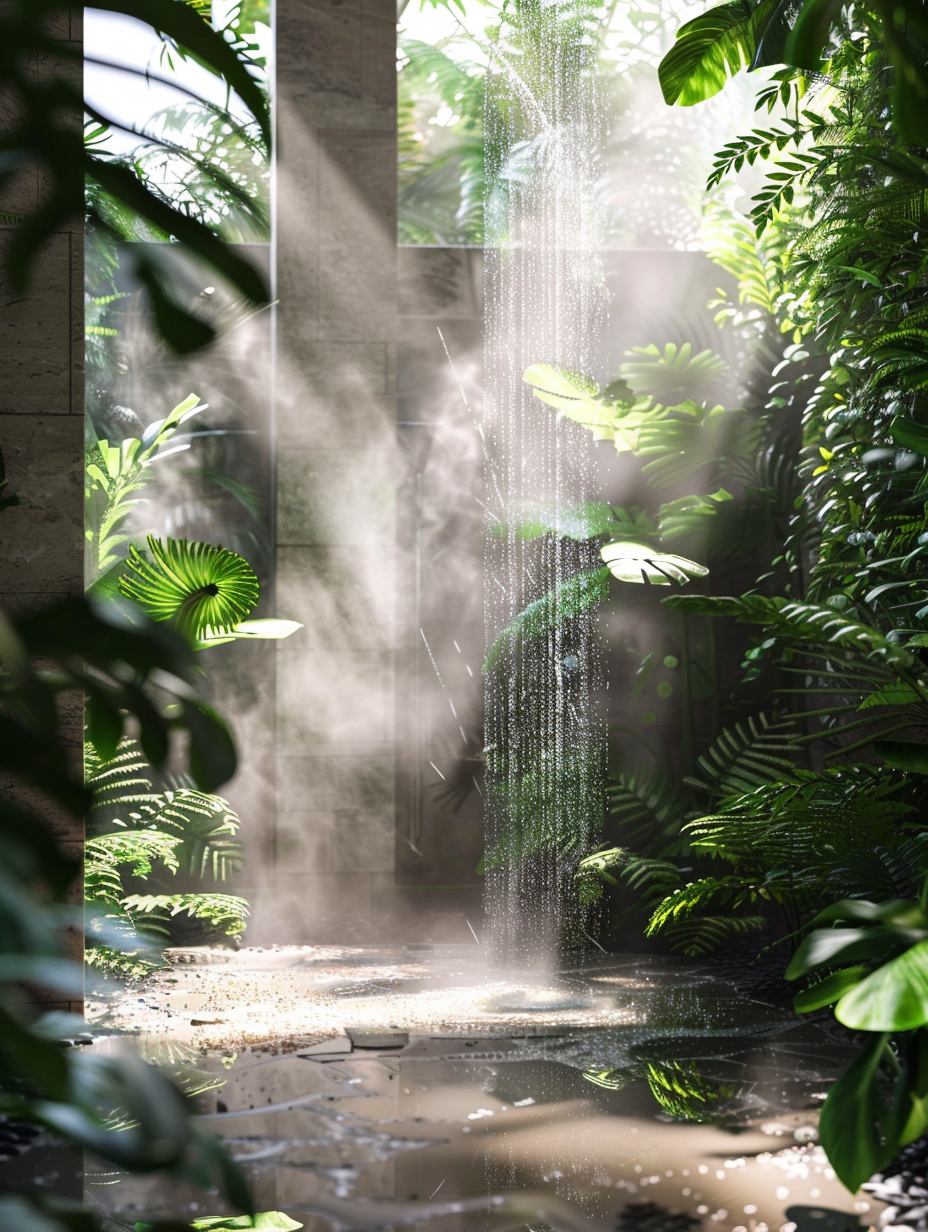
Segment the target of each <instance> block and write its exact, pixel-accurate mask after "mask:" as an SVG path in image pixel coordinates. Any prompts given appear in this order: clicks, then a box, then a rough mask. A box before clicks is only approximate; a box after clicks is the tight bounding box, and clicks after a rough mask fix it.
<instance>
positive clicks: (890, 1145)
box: [819, 1034, 903, 1193]
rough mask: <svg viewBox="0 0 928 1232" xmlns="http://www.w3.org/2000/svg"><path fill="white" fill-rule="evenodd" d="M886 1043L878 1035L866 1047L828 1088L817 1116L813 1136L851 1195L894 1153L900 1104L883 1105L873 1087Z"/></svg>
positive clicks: (875, 1087)
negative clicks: (817, 1131)
mask: <svg viewBox="0 0 928 1232" xmlns="http://www.w3.org/2000/svg"><path fill="white" fill-rule="evenodd" d="M887 1044H888V1037H887V1036H886V1035H883V1034H881V1035H876V1036H874V1037H873V1038H872V1039H871V1040H870V1041H869V1042H868V1043H867V1044H866V1046H865V1048H864V1050H863V1052H862V1053H861V1054H860V1056H859V1057H858V1058H857V1059H856V1060H855V1061H854V1062H853V1063H852V1064H851V1065H850V1066H848V1068H847V1069H846V1070H845V1071H844V1073H843V1074H841V1075H840V1077H838V1078H837V1079H836V1080H835V1082H834V1083H833V1084H832V1086H831V1089H830V1091H829V1092H828V1098H827V1099H826V1100H825V1103H824V1104H823V1106H822V1112H821V1116H820V1117H819V1135H820V1137H821V1142H822V1146H823V1147H824V1148H825V1153H826V1154H827V1156H828V1162H829V1163H830V1164H831V1166H832V1167H833V1168H834V1170H835V1172H836V1173H837V1174H838V1178H839V1179H840V1180H841V1182H842V1184H844V1185H846V1186H847V1188H848V1189H849V1190H851V1192H852V1193H853V1192H855V1191H856V1190H857V1189H858V1188H859V1187H860V1186H861V1185H862V1184H863V1182H864V1181H866V1180H869V1178H870V1177H871V1176H872V1175H873V1174H874V1172H879V1171H880V1170H881V1169H882V1168H883V1167H884V1166H885V1165H886V1164H887V1163H889V1161H890V1160H892V1159H894V1158H895V1157H896V1154H897V1152H898V1150H899V1133H900V1129H901V1123H902V1120H903V1116H902V1110H901V1109H900V1107H899V1103H900V1101H899V1100H898V1098H896V1099H894V1100H893V1102H892V1103H891V1104H888V1105H887V1104H886V1103H885V1102H884V1100H883V1097H882V1094H881V1091H880V1085H879V1069H880V1062H881V1061H882V1059H883V1056H884V1053H885V1051H886V1048H887ZM894 1094H896V1092H894Z"/></svg>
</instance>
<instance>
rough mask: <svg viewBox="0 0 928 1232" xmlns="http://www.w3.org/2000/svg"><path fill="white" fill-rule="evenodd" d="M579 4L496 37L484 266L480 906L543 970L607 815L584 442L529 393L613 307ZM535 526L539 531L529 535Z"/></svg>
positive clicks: (519, 16) (565, 933) (589, 340)
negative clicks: (583, 521)
mask: <svg viewBox="0 0 928 1232" xmlns="http://www.w3.org/2000/svg"><path fill="white" fill-rule="evenodd" d="M575 13H576V10H575V9H573V8H571V7H570V6H561V5H559V4H543V3H539V2H537V0H535V2H531V3H523V4H521V5H519V6H517V7H516V8H514V9H513V10H512V12H511V14H510V15H509V16H508V17H504V18H503V19H502V26H501V28H500V37H499V38H498V39H497V40H496V41H495V42H493V43H491V44H488V49H489V53H490V72H489V75H488V83H487V109H486V124H485V132H486V137H485V157H486V163H487V179H488V194H487V202H486V207H487V208H486V216H487V250H486V254H485V261H484V284H485V286H484V290H485V305H486V307H485V376H484V406H485V420H484V423H485V432H486V449H487V454H486V457H487V466H486V491H487V501H488V507H489V509H490V518H491V520H490V522H489V524H488V528H487V530H488V536H487V551H486V576H485V596H486V597H485V610H486V629H487V644H488V646H490V647H492V646H493V645H494V643H496V642H497V639H498V638H499V636H500V633H501V631H503V630H506V629H507V628H508V629H510V630H512V629H513V623H512V622H513V621H517V620H518V619H519V616H520V613H523V612H526V611H529V612H533V613H534V616H533V617H532V624H533V630H532V633H531V636H529V635H528V634H527V635H526V636H522V637H517V636H515V635H512V636H510V637H509V639H508V642H506V643H505V644H504V645H503V647H502V649H501V653H500V655H499V661H498V663H497V666H496V668H495V670H493V671H491V672H490V673H489V674H488V676H487V682H486V695H485V696H486V706H485V718H486V725H485V744H486V750H485V752H486V759H487V811H486V817H487V844H486V866H487V907H488V917H489V921H490V927H491V930H492V938H493V944H494V945H495V947H496V950H497V952H498V953H499V954H500V955H501V956H502V957H503V958H504V959H505V960H509V961H513V960H515V961H518V962H519V963H521V964H522V965H523V966H527V967H530V968H532V969H538V968H539V967H543V966H544V965H545V963H546V962H548V963H550V961H551V958H552V956H553V954H554V952H555V950H556V949H557V947H558V944H559V943H561V942H562V941H563V940H564V939H565V937H566V938H568V939H569V940H571V941H573V942H574V943H576V941H577V940H578V936H577V935H573V936H572V935H571V933H572V931H573V932H574V933H576V929H577V928H578V927H580V920H579V910H578V907H577V904H576V901H575V899H574V896H573V893H572V886H571V875H570V871H569V859H568V853H569V852H570V851H571V850H576V848H577V847H578V846H579V847H582V846H583V845H584V844H585V842H586V841H587V839H588V838H589V835H590V833H591V832H592V830H593V828H594V827H595V826H596V825H597V824H598V820H599V818H600V817H601V815H602V799H601V796H602V768H601V767H602V761H603V738H604V734H603V726H602V722H601V719H600V717H599V716H598V715H597V713H596V707H595V704H594V701H593V695H594V692H595V690H596V688H597V687H598V685H599V684H600V678H601V674H602V667H601V663H600V653H599V648H598V645H597V640H596V634H595V627H594V618H593V617H592V615H591V614H590V613H585V614H583V615H581V616H578V617H577V618H575V619H573V620H571V621H570V622H569V623H567V622H566V621H565V618H564V616H565V610H566V608H567V607H568V605H569V602H570V601H569V598H568V596H567V591H566V589H565V588H566V587H567V585H568V584H569V580H570V579H571V578H572V577H574V576H575V575H576V574H577V573H578V572H580V571H581V570H583V569H585V568H586V569H588V568H590V567H595V566H596V565H598V564H599V561H598V559H594V558H595V552H594V550H593V549H592V548H591V547H590V545H588V544H584V543H577V542H574V541H573V540H571V539H570V538H569V537H567V536H566V532H565V525H566V524H567V522H568V521H569V519H570V517H571V516H572V515H573V516H576V510H577V508H578V507H579V506H582V505H583V504H584V503H585V502H586V501H588V500H589V499H590V487H591V458H592V452H591V441H590V437H589V435H588V434H587V433H585V432H584V431H583V429H582V428H579V427H577V426H576V425H573V424H570V423H567V422H559V421H558V419H557V417H556V416H555V415H554V413H553V412H551V411H550V410H549V409H548V408H546V407H543V406H542V405H541V404H540V403H539V402H538V401H537V400H535V399H534V398H533V397H532V396H531V394H530V393H529V392H528V390H527V388H526V386H525V383H524V381H523V373H524V372H525V370H526V368H528V367H529V365H531V364H537V363H542V362H545V363H551V364H556V365H558V366H560V367H564V368H568V369H571V370H575V371H588V370H589V367H590V363H591V359H592V356H593V354H594V351H595V344H596V340H597V336H598V331H599V328H600V326H601V324H602V317H603V311H604V282H603V272H602V262H601V242H602V241H601V228H600V218H599V213H598V209H597V204H596V193H595V180H596V174H597V160H598V151H599V143H600V127H601V116H600V109H599V105H598V98H597V90H596V81H595V72H594V71H593V68H592V66H593V64H594V57H593V56H592V55H591V54H590V52H591V48H590V47H589V46H588V45H587V42H586V38H585V34H584V30H583V26H582V23H579V22H578V20H577V18H576V15H575ZM528 525H532V526H535V527H537V528H546V531H542V530H540V529H536V530H534V531H528V530H527V529H526V528H527V526H528Z"/></svg>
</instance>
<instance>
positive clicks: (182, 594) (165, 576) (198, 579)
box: [119, 535, 259, 644]
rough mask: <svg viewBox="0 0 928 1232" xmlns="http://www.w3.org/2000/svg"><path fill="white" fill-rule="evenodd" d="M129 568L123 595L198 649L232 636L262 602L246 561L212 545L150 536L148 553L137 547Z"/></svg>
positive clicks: (130, 557) (251, 570) (128, 563)
mask: <svg viewBox="0 0 928 1232" xmlns="http://www.w3.org/2000/svg"><path fill="white" fill-rule="evenodd" d="M127 566H128V567H127V571H126V573H125V575H124V576H123V577H122V578H121V579H120V582H119V589H120V590H121V591H122V593H123V594H124V595H125V596H126V597H127V598H128V599H134V600H135V602H136V603H138V604H139V605H140V606H141V607H142V608H144V610H145V611H146V612H147V613H148V615H149V616H151V618H152V619H153V620H166V621H170V622H171V623H172V624H174V625H176V626H177V628H178V629H179V630H180V631H181V632H182V633H184V634H185V635H186V636H187V637H189V638H190V640H191V641H192V642H194V643H195V644H201V643H202V642H204V641H205V640H206V639H207V638H209V637H210V635H215V634H218V635H220V636H221V635H223V634H230V633H232V631H233V630H234V629H235V627H236V625H238V624H240V623H241V622H242V621H244V620H245V618H246V617H247V616H248V614H249V613H250V612H251V610H252V608H253V607H254V606H255V604H256V603H257V602H258V593H259V588H258V579H257V576H256V575H255V571H254V569H252V567H251V565H249V563H248V561H247V560H244V559H243V558H242V557H241V556H238V555H237V554H236V553H235V552H230V551H229V550H228V549H227V548H222V547H217V546H216V545H215V544H212V543H191V542H189V541H188V540H187V539H164V540H162V539H155V538H154V537H153V536H151V535H149V537H148V551H147V552H144V551H141V550H140V549H139V548H137V547H135V546H134V545H133V546H132V547H131V548H130V549H129V559H128V562H127Z"/></svg>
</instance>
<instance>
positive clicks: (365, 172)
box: [256, 0, 397, 941]
mask: <svg viewBox="0 0 928 1232" xmlns="http://www.w3.org/2000/svg"><path fill="white" fill-rule="evenodd" d="M395 39H396V10H395V5H394V3H393V0H319V3H313V4H306V3H304V0H278V4H277V108H278V150H277V157H278V167H279V173H278V210H277V276H278V296H279V308H278V318H277V319H278V352H277V404H276V413H277V441H276V443H277V542H278V548H277V609H278V611H279V612H281V613H283V614H286V615H287V616H291V617H293V618H295V619H298V620H301V621H303V622H304V624H305V626H306V628H305V630H304V631H303V632H302V633H300V634H297V635H296V636H295V637H293V638H291V639H289V640H288V641H286V642H282V643H280V645H279V646H278V650H277V671H278V687H277V696H278V702H277V759H278V760H277V785H278V822H277V833H276V862H275V865H276V871H275V878H274V896H273V902H272V903H265V904H264V905H263V906H259V910H258V919H257V921H256V923H257V924H258V925H259V927H260V928H261V930H262V932H263V931H265V930H266V931H267V932H268V933H273V936H274V938H275V940H280V941H286V940H317V939H321V938H323V937H324V936H327V935H331V936H332V938H333V939H336V938H337V939H339V940H343V941H350V940H352V939H364V940H369V939H370V936H371V933H370V929H371V927H375V926H374V925H373V924H372V921H374V920H376V919H378V918H379V917H382V916H383V914H384V913H385V912H389V910H390V905H391V903H392V896H393V893H394V879H395V877H394V865H395V856H394V831H395V787H394V779H395V738H394V737H395V733H394V705H395V702H394V675H395V633H394V623H395V622H394V575H395V549H394V544H395V521H396V515H395V503H396V485H397V450H396V430H395V425H396V411H395V347H396V328H397V315H396V68H395ZM352 920H354V921H356V922H357V924H358V928H359V929H361V930H362V932H364V936H363V938H362V937H361V935H360V934H359V933H357V932H354V933H353V932H352V925H351V921H352ZM262 921H264V923H262ZM364 930H366V931H364Z"/></svg>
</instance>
